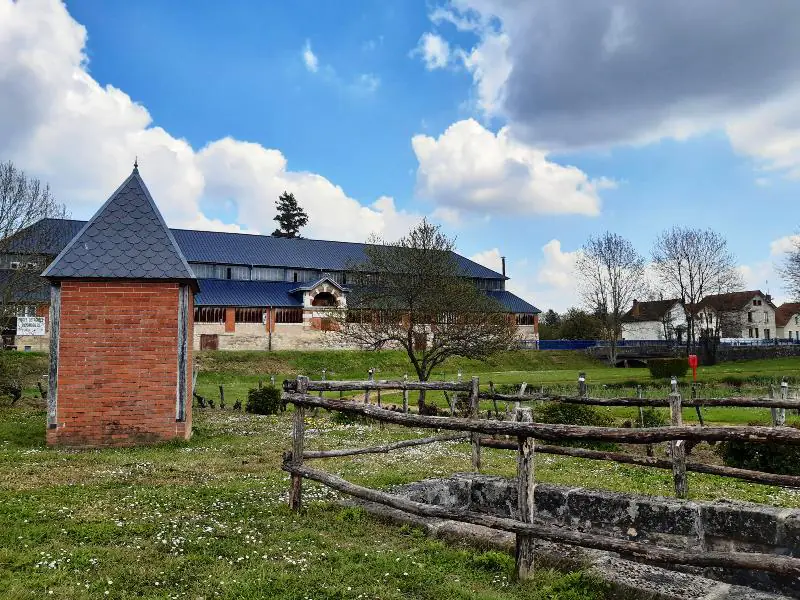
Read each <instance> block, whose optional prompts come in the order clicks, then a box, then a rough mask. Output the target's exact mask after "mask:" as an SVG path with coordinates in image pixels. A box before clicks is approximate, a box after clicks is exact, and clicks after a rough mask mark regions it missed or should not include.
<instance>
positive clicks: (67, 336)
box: [47, 281, 192, 446]
mask: <svg viewBox="0 0 800 600" xmlns="http://www.w3.org/2000/svg"><path fill="white" fill-rule="evenodd" d="M179 290H180V286H179V284H177V283H149V282H148V283H138V282H121V281H120V282H109V283H105V282H88V281H64V282H63V283H62V284H61V325H60V335H59V340H60V341H59V351H58V357H57V359H58V376H57V396H56V398H57V400H56V415H55V416H56V421H55V427H51V428H48V430H47V442H48V444H64V445H74V446H108V445H115V446H123V445H131V444H138V443H143V442H156V441H160V440H166V439H171V438H175V437H189V436H190V435H191V400H190V399H191V393H192V390H191V379H192V377H191V364H192V357H191V348H189V352H188V355H187V364H186V377H187V385H186V389H187V393H186V397H187V399H188V400H187V401H186V403H185V418H184V420H182V421H178V420H177V418H176V417H177V413H176V402H177V385H178V371H177V365H178V296H179ZM191 308H192V307H191V294H190V302H189V307H188V309H189V310H188V314H189V315H191V314H192V310H191ZM188 321H189V322H188V327H189V329H188V335H189V336H190V337H189V339H191V335H192V331H191V328H192V323H191V318H189V319H188Z"/></svg>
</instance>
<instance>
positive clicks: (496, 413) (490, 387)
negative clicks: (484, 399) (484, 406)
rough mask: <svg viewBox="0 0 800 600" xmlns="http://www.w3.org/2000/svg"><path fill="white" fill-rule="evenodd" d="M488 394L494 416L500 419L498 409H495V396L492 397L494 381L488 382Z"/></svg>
mask: <svg viewBox="0 0 800 600" xmlns="http://www.w3.org/2000/svg"><path fill="white" fill-rule="evenodd" d="M489 394H490V395H491V396H492V406H494V418H495V419H497V420H498V421H499V420H501V419H500V411H499V410H497V398H495V397H494V381H490V382H489Z"/></svg>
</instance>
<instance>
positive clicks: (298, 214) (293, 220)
mask: <svg viewBox="0 0 800 600" xmlns="http://www.w3.org/2000/svg"><path fill="white" fill-rule="evenodd" d="M275 206H276V207H277V208H278V214H277V215H275V218H274V219H273V220H275V221H277V222H278V223H279V224H280V226H279V227H278V229H276V230H275V231H273V232H272V235H274V236H275V237H285V238H296V237H300V228H301V227H304V226H305V224H306V223H308V215H307V214H306V211H304V210H303V209H302V207H301V206H300V205H299V204H298V203H297V200H296V199H295V197H294V194H290V193H288V192H283V194H281V195H280V196H279V197H278V200H277V201H276V202H275Z"/></svg>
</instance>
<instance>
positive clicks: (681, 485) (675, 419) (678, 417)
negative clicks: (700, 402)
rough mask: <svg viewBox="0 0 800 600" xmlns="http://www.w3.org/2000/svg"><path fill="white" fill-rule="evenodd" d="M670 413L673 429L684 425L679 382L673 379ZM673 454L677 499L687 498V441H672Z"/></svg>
mask: <svg viewBox="0 0 800 600" xmlns="http://www.w3.org/2000/svg"><path fill="white" fill-rule="evenodd" d="M669 413H670V417H671V419H672V426H673V427H680V426H681V425H683V414H682V413H681V395H680V392H678V380H677V379H676V378H675V377H673V378H672V392H671V393H670V395H669ZM670 449H671V454H672V479H673V480H674V482H675V497H676V498H686V497H687V496H688V494H689V489H688V484H687V481H686V440H672V441H671V442H670Z"/></svg>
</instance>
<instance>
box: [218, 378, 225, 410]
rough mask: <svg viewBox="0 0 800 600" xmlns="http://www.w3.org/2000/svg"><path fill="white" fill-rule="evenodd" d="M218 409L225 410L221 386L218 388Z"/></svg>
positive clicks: (223, 392) (223, 391) (223, 393)
mask: <svg viewBox="0 0 800 600" xmlns="http://www.w3.org/2000/svg"><path fill="white" fill-rule="evenodd" d="M219 407H220V408H225V388H223V387H222V384H220V386H219Z"/></svg>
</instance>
